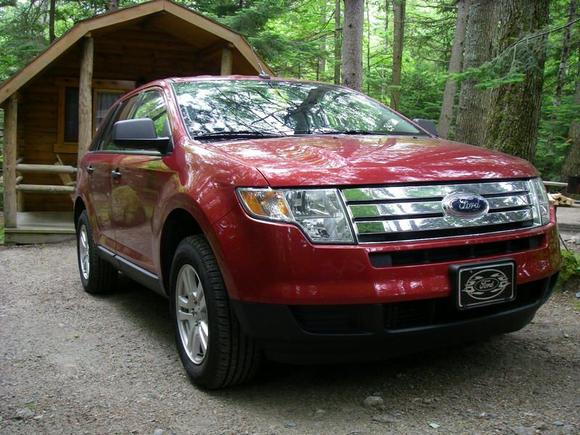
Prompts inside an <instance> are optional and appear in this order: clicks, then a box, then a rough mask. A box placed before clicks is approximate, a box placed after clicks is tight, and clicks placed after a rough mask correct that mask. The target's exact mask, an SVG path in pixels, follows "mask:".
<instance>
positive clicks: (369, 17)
mask: <svg viewBox="0 0 580 435" xmlns="http://www.w3.org/2000/svg"><path fill="white" fill-rule="evenodd" d="M366 14H367V95H370V93H371V81H370V77H371V13H370V5H369V2H368V1H367V4H366Z"/></svg>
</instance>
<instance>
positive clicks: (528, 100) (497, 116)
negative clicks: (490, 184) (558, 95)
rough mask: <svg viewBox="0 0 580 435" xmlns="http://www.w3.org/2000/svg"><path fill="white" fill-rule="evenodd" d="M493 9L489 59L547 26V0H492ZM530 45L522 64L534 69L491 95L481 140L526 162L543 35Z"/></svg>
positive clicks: (530, 155) (531, 147) (532, 148)
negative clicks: (526, 63)
mask: <svg viewBox="0 0 580 435" xmlns="http://www.w3.org/2000/svg"><path fill="white" fill-rule="evenodd" d="M494 7H495V8H496V10H497V17H500V20H498V23H497V25H496V26H494V28H495V34H494V37H493V41H492V43H493V47H494V49H493V53H492V55H493V56H497V55H498V54H500V53H502V52H503V51H504V50H506V49H507V48H508V47H509V46H511V45H512V44H513V43H514V41H517V40H519V39H521V38H522V37H524V36H526V35H529V34H533V33H535V32H537V31H538V30H540V29H542V28H543V27H545V26H546V25H547V24H548V10H549V0H535V1H533V2H529V1H528V0H496V2H494ZM531 44H534V47H533V49H530V47H525V48H527V51H526V61H527V62H533V63H534V67H533V68H529V69H527V70H525V71H524V78H523V80H522V81H521V82H517V83H510V84H505V85H501V86H499V87H497V88H494V89H493V91H492V93H491V100H490V111H489V116H488V122H487V125H486V130H487V134H486V137H485V141H484V145H485V146H486V147H487V148H491V149H495V150H498V151H502V152H505V153H508V154H511V155H514V156H518V157H522V158H524V159H527V160H530V161H532V160H533V159H534V155H535V152H536V142H537V138H538V123H539V120H540V104H541V99H542V98H541V97H542V87H543V84H544V61H545V58H546V36H543V37H540V38H535V39H534V40H533V41H532V42H531ZM523 48H524V47H522V49H523ZM514 58H516V55H515V54H514Z"/></svg>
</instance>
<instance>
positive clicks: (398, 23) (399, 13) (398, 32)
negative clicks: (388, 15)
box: [391, 0, 406, 110]
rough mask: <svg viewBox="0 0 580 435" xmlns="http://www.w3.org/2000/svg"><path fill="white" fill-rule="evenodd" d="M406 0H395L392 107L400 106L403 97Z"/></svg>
mask: <svg viewBox="0 0 580 435" xmlns="http://www.w3.org/2000/svg"><path fill="white" fill-rule="evenodd" d="M405 3H406V0H393V73H392V79H391V107H392V108H393V109H395V110H397V109H398V108H399V103H400V99H401V67H402V63H403V38H404V36H405Z"/></svg>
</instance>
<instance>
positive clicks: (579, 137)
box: [562, 50, 580, 182]
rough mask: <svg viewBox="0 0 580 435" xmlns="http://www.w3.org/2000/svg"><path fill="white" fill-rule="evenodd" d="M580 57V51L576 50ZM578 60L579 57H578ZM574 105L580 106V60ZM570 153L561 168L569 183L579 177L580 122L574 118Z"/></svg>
mask: <svg viewBox="0 0 580 435" xmlns="http://www.w3.org/2000/svg"><path fill="white" fill-rule="evenodd" d="M578 55H579V56H580V50H578ZM579 59H580V57H579ZM574 104H575V105H576V106H580V60H578V71H577V72H576V93H575V94H574ZM569 136H570V142H571V143H570V151H568V157H567V158H566V161H565V163H564V167H563V168H562V175H563V176H564V180H567V181H568V182H570V180H569V177H580V121H579V120H578V117H576V118H575V119H574V120H573V121H572V124H571V125H570V133H569Z"/></svg>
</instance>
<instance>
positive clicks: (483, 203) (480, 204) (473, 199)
mask: <svg viewBox="0 0 580 435" xmlns="http://www.w3.org/2000/svg"><path fill="white" fill-rule="evenodd" d="M488 210H489V203H488V202H487V200H486V199H485V198H484V197H483V196H481V195H477V194H475V193H467V192H454V193H450V194H449V195H447V196H446V197H445V198H443V211H444V212H445V214H446V215H447V216H452V217H460V218H464V219H477V218H479V217H481V216H483V215H485V214H486V213H487V211H488Z"/></svg>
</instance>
